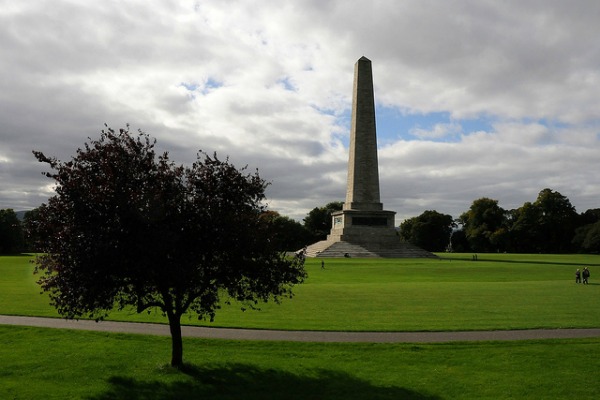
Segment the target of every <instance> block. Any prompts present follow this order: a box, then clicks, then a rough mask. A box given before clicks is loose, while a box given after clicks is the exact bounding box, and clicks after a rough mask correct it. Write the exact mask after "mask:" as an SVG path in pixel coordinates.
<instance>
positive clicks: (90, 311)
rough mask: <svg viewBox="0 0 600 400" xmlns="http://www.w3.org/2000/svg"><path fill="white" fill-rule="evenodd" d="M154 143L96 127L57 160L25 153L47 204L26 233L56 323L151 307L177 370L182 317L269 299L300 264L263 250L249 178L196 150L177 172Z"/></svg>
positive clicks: (253, 181) (254, 179) (255, 181)
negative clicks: (92, 135) (40, 175)
mask: <svg viewBox="0 0 600 400" xmlns="http://www.w3.org/2000/svg"><path fill="white" fill-rule="evenodd" d="M154 144H155V140H152V139H151V138H150V137H149V136H148V135H146V134H145V133H143V132H141V131H140V132H138V133H131V132H130V131H129V127H127V129H121V130H120V131H119V132H115V131H114V130H112V129H110V128H107V129H105V130H103V131H102V133H101V136H100V139H99V140H91V139H90V141H89V142H88V143H86V144H85V147H84V148H83V149H79V150H78V151H77V154H76V156H74V157H73V158H72V159H71V160H70V161H67V162H62V161H58V160H57V159H55V158H49V157H46V156H45V155H44V154H43V153H41V152H35V151H34V154H35V156H36V158H37V159H38V160H39V161H41V162H45V163H47V164H49V165H50V167H51V169H52V172H49V173H46V175H47V176H48V177H50V178H53V179H54V180H55V181H56V189H55V190H56V195H55V196H53V197H51V198H50V199H49V200H48V202H47V204H45V205H42V206H41V207H40V208H39V210H38V214H37V215H36V216H35V218H32V219H31V220H30V221H29V224H28V229H29V230H30V231H31V232H32V233H33V234H32V237H34V238H37V242H36V247H37V248H36V250H37V251H39V252H42V253H43V255H41V256H39V257H38V258H37V259H36V264H37V265H36V271H37V272H38V273H41V274H42V275H41V277H40V279H39V283H40V285H41V286H42V288H43V290H44V291H47V292H49V295H50V298H51V302H52V304H53V305H54V306H55V307H56V308H57V310H58V312H59V313H60V314H61V315H63V316H65V317H66V318H78V317H82V316H83V317H89V318H94V319H96V320H99V319H102V318H104V317H106V316H107V315H108V314H109V312H110V311H111V310H113V309H115V308H116V309H123V308H129V307H133V309H135V310H136V311H137V312H139V313H141V312H144V311H149V310H151V309H153V308H154V309H155V308H158V309H160V310H161V311H162V312H163V313H164V314H165V315H166V316H167V317H168V321H169V326H170V331H171V337H172V357H171V364H172V365H173V366H175V367H180V366H181V365H183V344H182V337H181V316H182V315H183V314H184V313H192V314H195V315H197V316H198V318H201V319H204V318H208V319H211V320H212V319H213V318H214V316H215V312H216V310H217V309H218V308H219V304H220V302H221V300H222V299H223V300H226V299H227V300H228V299H235V300H237V301H239V302H241V304H242V307H250V308H257V307H258V305H259V303H261V302H266V301H269V300H274V301H276V302H279V301H280V300H281V299H282V298H284V297H291V295H292V291H291V289H292V286H293V285H295V284H298V283H301V282H302V281H303V280H304V278H305V277H306V273H305V270H304V264H303V260H302V258H301V257H299V258H286V257H285V255H284V254H282V253H280V252H279V251H277V249H275V248H274V247H273V245H272V243H273V241H272V240H271V235H272V234H273V233H272V231H271V230H270V229H269V224H265V223H264V222H263V221H262V220H261V218H260V216H261V214H262V213H263V212H264V211H265V206H264V205H263V200H264V190H265V187H266V183H265V181H264V180H262V179H261V178H260V177H259V175H258V172H256V173H254V174H248V173H246V172H245V168H242V169H241V170H238V169H236V168H235V167H234V166H233V165H231V164H230V163H229V160H228V159H227V160H220V159H218V158H217V156H216V155H213V156H209V155H207V154H205V153H199V154H198V158H197V161H196V162H195V163H193V164H192V165H191V166H189V167H184V166H178V165H175V164H174V163H173V162H172V161H170V160H169V157H168V154H167V153H164V154H163V155H160V156H157V155H156V154H155V150H154Z"/></svg>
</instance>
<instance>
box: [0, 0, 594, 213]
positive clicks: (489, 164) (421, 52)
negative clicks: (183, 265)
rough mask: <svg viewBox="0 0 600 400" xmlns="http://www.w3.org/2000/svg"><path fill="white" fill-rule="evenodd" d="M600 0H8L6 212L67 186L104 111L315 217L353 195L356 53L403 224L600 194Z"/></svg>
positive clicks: (2, 16)
mask: <svg viewBox="0 0 600 400" xmlns="http://www.w3.org/2000/svg"><path fill="white" fill-rule="evenodd" d="M599 20H600V2H598V1H597V0H572V1H569V2H567V1H563V0H526V1H523V0H506V1H496V0H478V1H467V0H439V1H434V0H432V1H422V0H373V1H358V0H278V1H267V0H204V1H193V0H180V1H166V0H165V1H163V0H153V1H147V0H127V1H121V0H107V1H94V2H91V1H83V0H79V1H77V0H53V1H45V0H27V1H16V0H0V209H4V208H12V209H14V210H15V211H18V210H29V209H32V208H35V207H38V206H39V205H41V204H42V203H44V202H46V201H47V199H48V198H49V197H50V196H52V195H53V194H54V192H53V181H52V180H51V179H49V178H46V177H44V176H43V175H42V172H45V171H47V170H48V168H47V165H46V164H41V163H39V162H37V161H36V159H35V158H34V156H33V154H32V150H39V151H42V152H43V153H44V154H46V155H48V156H55V157H57V158H58V159H60V160H65V161H66V160H69V159H70V158H71V157H72V156H74V155H75V152H76V150H77V149H78V148H80V147H83V145H84V144H85V143H86V142H87V141H89V139H88V138H92V139H97V138H98V137H99V135H100V132H101V130H102V129H103V128H104V124H107V125H108V126H110V127H112V128H114V129H119V128H122V127H125V126H126V125H127V124H129V125H130V126H131V128H132V129H133V130H138V129H141V130H142V131H144V132H146V133H148V134H149V135H150V136H152V137H154V138H156V139H157V147H158V148H159V150H161V151H163V150H164V151H168V152H169V154H170V157H171V159H172V160H174V161H175V162H177V163H179V164H186V165H189V164H191V163H192V162H193V161H194V160H195V159H196V155H197V152H198V151H199V150H202V151H205V152H208V153H213V152H217V154H218V155H219V156H220V157H221V158H224V157H227V156H228V157H229V159H230V161H231V162H232V163H233V164H234V165H235V166H236V167H238V168H241V167H243V166H245V165H247V166H248V168H249V171H250V172H252V171H254V170H255V169H258V171H259V174H260V176H261V177H262V178H264V179H265V180H267V181H268V182H270V185H269V187H268V188H267V191H266V195H267V202H268V208H269V209H270V210H273V211H278V212H279V213H280V214H282V215H286V216H289V217H291V218H294V219H296V220H298V221H302V218H304V217H305V216H306V215H307V213H308V212H309V211H310V210H311V209H313V208H314V207H320V206H324V205H325V204H327V203H329V202H331V201H343V200H344V199H345V193H346V171H347V162H348V141H349V133H350V132H349V131H350V112H351V111H350V109H351V103H352V83H353V73H354V63H355V62H356V61H357V60H358V59H359V58H360V57H362V56H365V57H367V58H369V59H370V60H371V61H372V67H373V80H374V89H375V101H376V114H377V120H376V123H377V138H378V153H379V176H380V191H381V201H382V202H383V205H384V209H386V210H392V211H395V212H396V213H397V214H396V223H397V224H400V223H401V222H402V221H403V220H405V219H406V218H411V217H415V216H418V215H420V214H421V213H423V212H424V211H426V210H436V211H438V212H441V213H445V214H450V215H452V216H453V217H454V218H458V217H459V216H460V214H462V213H463V212H465V211H467V210H468V209H469V207H470V206H471V204H472V202H473V201H474V200H476V199H479V198H482V197H488V198H492V199H495V200H498V204H499V206H500V207H502V208H504V209H507V210H510V209H514V208H518V207H520V206H522V205H523V204H524V203H525V202H528V201H529V202H533V201H535V199H536V198H537V195H538V193H539V192H540V191H541V190H542V189H544V188H550V189H552V190H555V191H558V192H560V193H561V194H562V195H564V196H566V197H567V198H568V199H569V200H570V201H571V204H572V205H573V206H575V208H576V210H577V211H578V212H580V213H581V212H584V211H586V210H588V209H592V208H600V175H599V171H600V157H599V156H598V150H600V40H598V38H599V37H600V24H598V21H599Z"/></svg>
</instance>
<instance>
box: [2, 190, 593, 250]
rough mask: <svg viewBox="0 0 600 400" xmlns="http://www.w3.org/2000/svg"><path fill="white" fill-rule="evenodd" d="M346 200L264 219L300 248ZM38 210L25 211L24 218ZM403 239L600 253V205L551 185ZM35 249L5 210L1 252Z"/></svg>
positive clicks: (317, 236) (278, 241)
mask: <svg viewBox="0 0 600 400" xmlns="http://www.w3.org/2000/svg"><path fill="white" fill-rule="evenodd" d="M342 206H343V202H341V201H334V202H330V203H327V204H326V205H325V206H321V207H315V208H313V209H312V210H311V211H310V212H309V213H308V214H307V216H306V217H305V218H304V220H303V223H300V222H298V221H296V220H294V219H292V218H289V217H287V216H284V215H281V214H279V213H278V212H276V211H270V210H269V211H264V212H263V213H262V214H261V219H262V220H263V222H265V223H267V224H269V225H270V226H271V229H272V230H273V231H274V232H276V233H277V234H276V235H275V236H274V237H273V238H272V241H273V245H274V247H275V248H276V249H277V250H279V251H289V250H297V249H301V248H302V247H303V246H305V245H307V244H310V243H314V242H317V241H319V240H324V239H325V238H326V236H327V234H328V233H329V231H330V229H331V214H332V213H333V212H335V211H338V210H341V209H342ZM33 215H34V213H32V212H29V213H27V214H25V220H27V219H28V218H32V216H33ZM399 234H400V236H401V238H402V239H403V240H406V241H408V242H410V243H412V244H415V245H417V246H419V247H421V248H423V249H426V250H428V251H435V252H439V251H455V252H512V253H569V252H581V253H599V252H600V209H590V210H587V211H585V212H583V213H581V214H578V213H577V212H576V211H575V207H573V206H572V205H571V203H570V201H569V199H568V198H567V197H565V196H563V195H562V194H560V193H559V192H557V191H553V190H551V189H544V190H542V191H541V192H540V193H539V195H538V198H537V199H536V200H535V201H534V202H526V203H525V204H523V206H521V207H520V208H517V209H514V210H505V209H503V208H502V207H500V206H499V204H498V201H497V200H494V199H490V198H487V197H483V198H480V199H477V200H475V201H473V203H472V204H471V207H470V208H469V210H468V211H466V212H464V213H463V214H461V215H460V217H459V218H457V219H454V218H453V217H452V216H451V215H448V214H442V213H439V212H437V211H435V210H427V211H425V212H423V213H422V214H421V215H419V216H417V217H413V218H409V219H407V220H405V221H404V222H402V224H400V228H399ZM24 250H31V248H30V246H29V245H28V240H27V238H25V237H24V234H23V228H22V223H21V221H19V219H18V218H17V215H16V213H15V212H14V211H13V210H10V209H8V210H0V254H7V253H8V254H10V253H18V252H21V251H24Z"/></svg>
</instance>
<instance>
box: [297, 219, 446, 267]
mask: <svg viewBox="0 0 600 400" xmlns="http://www.w3.org/2000/svg"><path fill="white" fill-rule="evenodd" d="M395 214H396V213H395V212H393V211H384V210H381V211H364V210H360V211H359V210H342V211H338V212H335V213H333V214H332V219H333V226H332V228H331V232H330V234H329V235H327V239H326V240H323V241H320V242H317V243H314V244H312V245H310V246H308V247H307V248H306V256H307V257H325V258H330V257H333V258H337V257H358V258H373V257H382V258H423V257H426V258H435V257H436V256H435V255H434V254H432V253H430V252H428V251H425V250H423V249H420V248H418V247H416V246H414V245H411V244H410V243H406V242H403V241H401V240H400V237H399V235H398V233H397V232H396V229H395V228H394V215H395Z"/></svg>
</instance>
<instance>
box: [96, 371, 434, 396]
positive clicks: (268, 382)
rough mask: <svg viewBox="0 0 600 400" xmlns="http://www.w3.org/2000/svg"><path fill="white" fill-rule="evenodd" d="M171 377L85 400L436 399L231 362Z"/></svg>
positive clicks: (120, 384) (341, 376) (326, 374)
mask: <svg viewBox="0 0 600 400" xmlns="http://www.w3.org/2000/svg"><path fill="white" fill-rule="evenodd" d="M172 374H181V379H178V380H177V381H176V382H174V381H173V380H171V379H167V378H165V381H164V382H163V381H158V380H152V381H144V380H136V379H132V378H127V377H120V376H113V377H111V378H110V379H109V384H110V385H111V387H110V388H109V389H108V390H107V391H106V392H105V393H101V394H99V395H97V396H93V397H91V398H90V400H109V399H111V400H114V399H127V400H141V399H144V400H159V399H217V400H218V399H223V400H224V399H227V400H232V399H245V400H254V399H256V400H258V399H260V400H264V399H286V400H289V399H328V400H329V399H375V400H377V399H381V400H384V399H390V400H391V399H394V400H397V399H415V400H440V399H441V398H440V397H438V396H433V395H429V394H423V393H418V392H415V391H412V390H410V389H405V388H400V387H393V386H392V387H379V386H374V385H373V384H371V383H370V382H367V381H365V380H362V379H360V378H357V377H354V376H352V375H350V374H347V373H344V372H339V371H331V370H325V369H319V370H309V371H307V375H297V374H294V373H291V372H287V371H279V370H274V369H261V368H257V367H255V366H252V365H246V364H231V365H227V366H218V367H209V366H206V367H204V366H203V367H197V366H186V367H185V368H184V369H183V370H182V371H181V372H175V371H173V372H172ZM185 375H187V376H185ZM171 377H172V376H171ZM167 381H169V382H167Z"/></svg>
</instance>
